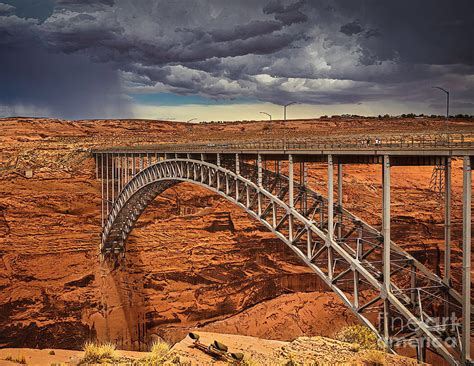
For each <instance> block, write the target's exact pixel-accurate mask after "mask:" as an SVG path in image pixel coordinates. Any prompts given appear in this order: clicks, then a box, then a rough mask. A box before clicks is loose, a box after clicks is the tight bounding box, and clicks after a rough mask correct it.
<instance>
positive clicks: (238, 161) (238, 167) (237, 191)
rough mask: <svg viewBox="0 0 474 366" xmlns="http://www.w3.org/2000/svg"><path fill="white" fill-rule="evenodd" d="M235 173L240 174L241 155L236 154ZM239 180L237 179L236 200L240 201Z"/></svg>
mask: <svg viewBox="0 0 474 366" xmlns="http://www.w3.org/2000/svg"><path fill="white" fill-rule="evenodd" d="M235 174H237V175H240V157H239V154H235ZM239 198H240V197H239V180H238V179H236V180H235V200H236V201H237V202H239Z"/></svg>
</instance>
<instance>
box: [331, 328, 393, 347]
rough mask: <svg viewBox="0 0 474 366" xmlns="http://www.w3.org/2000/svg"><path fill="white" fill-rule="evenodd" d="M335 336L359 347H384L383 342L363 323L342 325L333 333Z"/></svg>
mask: <svg viewBox="0 0 474 366" xmlns="http://www.w3.org/2000/svg"><path fill="white" fill-rule="evenodd" d="M335 338H336V339H337V340H339V341H342V342H347V343H353V344H358V345H359V347H360V349H375V350H383V349H384V344H383V343H382V342H381V341H380V340H379V339H378V338H377V335H376V334H375V333H374V332H372V331H371V330H370V329H369V328H367V327H364V326H363V325H350V326H347V327H344V328H343V329H341V331H340V332H338V333H337V334H336V335H335ZM354 347H355V346H354Z"/></svg>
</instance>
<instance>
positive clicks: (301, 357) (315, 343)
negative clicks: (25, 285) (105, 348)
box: [0, 331, 416, 366]
mask: <svg viewBox="0 0 474 366" xmlns="http://www.w3.org/2000/svg"><path fill="white" fill-rule="evenodd" d="M197 333H198V334H199V336H200V340H199V341H200V342H201V344H203V345H204V346H207V345H209V344H211V343H212V342H213V341H214V340H218V341H219V342H221V343H224V344H225V345H226V346H228V347H229V352H241V353H243V354H244V359H246V360H252V361H254V362H257V364H258V365H262V366H263V365H265V366H274V365H284V364H285V361H288V360H290V359H292V360H294V361H295V362H297V364H298V365H302V364H303V363H304V362H308V361H317V362H319V364H321V365H334V364H338V365H363V364H364V363H363V362H364V361H366V360H368V359H369V356H370V355H369V353H371V354H372V353H373V352H369V351H365V350H360V349H358V348H357V347H354V345H351V344H349V343H344V342H339V341H336V340H333V339H329V338H324V337H311V338H310V337H301V338H298V339H296V340H295V341H293V342H283V341H276V340H267V339H260V338H255V337H248V336H239V335H233V334H221V333H212V332H202V331H199V332H197ZM50 351H54V355H51V354H50ZM171 352H172V353H173V354H175V355H178V356H179V359H180V361H182V362H183V363H186V362H190V363H191V365H196V366H210V365H216V366H218V365H222V366H224V365H229V363H228V361H225V360H223V359H220V358H218V357H215V356H212V355H210V354H208V353H206V352H205V351H203V350H201V349H198V348H196V347H195V345H194V343H193V341H192V340H191V338H189V337H185V338H184V339H183V340H182V341H180V342H178V343H177V344H175V346H174V347H173V348H172V349H171ZM375 353H376V354H377V355H381V356H382V357H385V361H386V363H385V364H386V365H387V366H395V365H397V366H415V365H416V361H415V360H413V359H410V358H406V357H401V356H394V355H385V356H383V354H382V353H379V352H375ZM146 354H147V353H146V352H130V351H117V356H119V357H127V358H131V359H137V360H138V359H140V358H143V357H144V356H145V355H146ZM8 356H12V357H18V356H24V357H25V358H26V363H27V365H29V366H50V365H52V364H64V363H65V364H68V365H75V364H77V363H78V362H79V360H80V359H81V357H82V356H83V352H80V351H70V350H62V349H54V350H52V349H42V350H37V349H30V348H15V349H12V348H5V349H0V366H11V365H18V363H15V362H11V361H6V360H5V358H7V357H8Z"/></svg>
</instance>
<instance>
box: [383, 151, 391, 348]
mask: <svg viewBox="0 0 474 366" xmlns="http://www.w3.org/2000/svg"><path fill="white" fill-rule="evenodd" d="M382 191H383V194H382V196H383V202H382V234H383V254H382V262H383V290H382V299H384V311H383V313H384V314H383V315H384V319H383V325H384V340H385V344H386V346H387V348H388V347H389V338H390V328H389V326H390V324H389V321H390V317H389V312H390V303H389V301H388V300H387V295H388V293H389V292H390V243H391V240H390V158H389V156H388V155H384V157H383V169H382Z"/></svg>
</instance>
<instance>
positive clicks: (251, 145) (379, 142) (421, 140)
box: [115, 133, 474, 152]
mask: <svg viewBox="0 0 474 366" xmlns="http://www.w3.org/2000/svg"><path fill="white" fill-rule="evenodd" d="M137 147H138V146H126V147H116V148H115V149H116V150H117V149H120V150H134V149H136V148H137ZM140 148H141V149H148V148H150V149H155V150H156V149H159V150H164V151H174V152H177V151H183V152H184V151H186V152H189V151H190V150H193V151H209V150H219V151H220V150H243V151H245V150H331V149H359V150H365V149H366V150H379V149H427V148H433V149H449V148H458V149H462V148H468V149H471V148H472V149H474V133H467V134H465V133H464V134H448V135H446V134H445V135H437V136H432V135H399V136H390V137H373V136H369V137H364V138H362V137H358V138H352V139H348V138H331V139H329V138H325V139H321V140H319V141H317V140H303V141H295V140H290V139H280V140H272V141H249V142H246V141H243V142H227V141H225V140H224V141H207V142H202V143H192V144H181V143H178V144H157V145H142V146H140Z"/></svg>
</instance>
